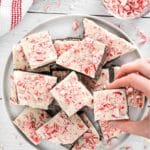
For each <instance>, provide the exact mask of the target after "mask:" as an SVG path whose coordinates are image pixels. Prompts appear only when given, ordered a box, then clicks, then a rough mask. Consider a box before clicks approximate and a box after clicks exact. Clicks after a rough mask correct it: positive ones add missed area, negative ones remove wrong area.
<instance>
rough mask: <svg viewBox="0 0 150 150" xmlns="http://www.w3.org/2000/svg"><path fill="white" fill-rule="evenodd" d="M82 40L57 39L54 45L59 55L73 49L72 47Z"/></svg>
mask: <svg viewBox="0 0 150 150" xmlns="http://www.w3.org/2000/svg"><path fill="white" fill-rule="evenodd" d="M79 42H80V41H77V40H68V41H67V40H56V41H55V42H54V47H55V49H56V52H57V55H58V56H60V55H61V54H63V53H64V52H66V51H68V50H70V49H72V47H74V46H75V47H77V46H78V45H79Z"/></svg>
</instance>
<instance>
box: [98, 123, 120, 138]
mask: <svg viewBox="0 0 150 150" xmlns="http://www.w3.org/2000/svg"><path fill="white" fill-rule="evenodd" d="M99 125H100V127H101V131H102V134H103V138H104V140H110V139H112V138H118V137H119V136H121V135H122V134H123V132H122V131H121V130H120V129H118V128H115V127H112V126H111V124H110V122H109V121H99Z"/></svg>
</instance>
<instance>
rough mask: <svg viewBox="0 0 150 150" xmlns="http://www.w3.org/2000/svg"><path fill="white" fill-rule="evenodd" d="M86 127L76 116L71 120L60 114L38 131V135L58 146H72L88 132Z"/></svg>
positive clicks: (62, 113)
mask: <svg viewBox="0 0 150 150" xmlns="http://www.w3.org/2000/svg"><path fill="white" fill-rule="evenodd" d="M87 129H88V128H87V127H86V125H85V124H84V123H83V121H82V120H81V118H80V117H79V116H78V115H77V114H75V115H73V116H71V117H70V118H69V117H68V116H67V115H66V114H65V113H64V112H63V111H61V112H59V113H58V114H57V115H56V116H54V117H53V118H52V119H51V120H50V121H48V122H47V123H46V124H44V125H43V126H42V127H41V128H39V129H38V130H37V133H38V134H39V135H40V136H41V137H42V138H43V139H46V140H48V141H51V142H54V143H58V144H72V143H74V142H75V141H76V140H77V139H78V138H79V137H80V136H81V135H82V134H83V133H85V132H86V131H87Z"/></svg>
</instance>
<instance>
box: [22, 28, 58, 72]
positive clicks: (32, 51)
mask: <svg viewBox="0 0 150 150" xmlns="http://www.w3.org/2000/svg"><path fill="white" fill-rule="evenodd" d="M21 44H22V47H23V51H24V53H25V56H26V58H27V61H28V62H29V65H30V67H31V69H35V68H38V67H41V66H44V65H47V64H49V63H52V62H54V61H56V59H57V54H56V51H55V48H54V46H53V43H52V40H51V37H50V35H49V33H48V32H46V31H45V32H39V33H34V34H31V35H29V36H27V37H25V38H24V39H23V40H21Z"/></svg>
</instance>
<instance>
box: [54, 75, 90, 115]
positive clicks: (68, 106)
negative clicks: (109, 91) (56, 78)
mask: <svg viewBox="0 0 150 150" xmlns="http://www.w3.org/2000/svg"><path fill="white" fill-rule="evenodd" d="M51 94H52V96H53V97H54V98H55V99H56V101H57V102H58V103H59V105H60V107H61V108H62V109H63V110H64V111H65V112H66V113H67V115H68V116H71V115H73V114H75V113H76V112H77V111H79V110H80V109H81V108H82V107H84V106H91V107H92V106H93V97H92V95H91V93H90V92H89V91H88V90H87V89H86V87H85V86H84V85H83V84H82V83H81V82H80V81H79V79H78V76H77V74H76V73H75V72H71V73H70V74H69V75H68V76H67V77H66V78H64V80H62V81H61V82H59V83H58V84H57V85H56V86H55V87H54V88H53V89H52V90H51Z"/></svg>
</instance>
